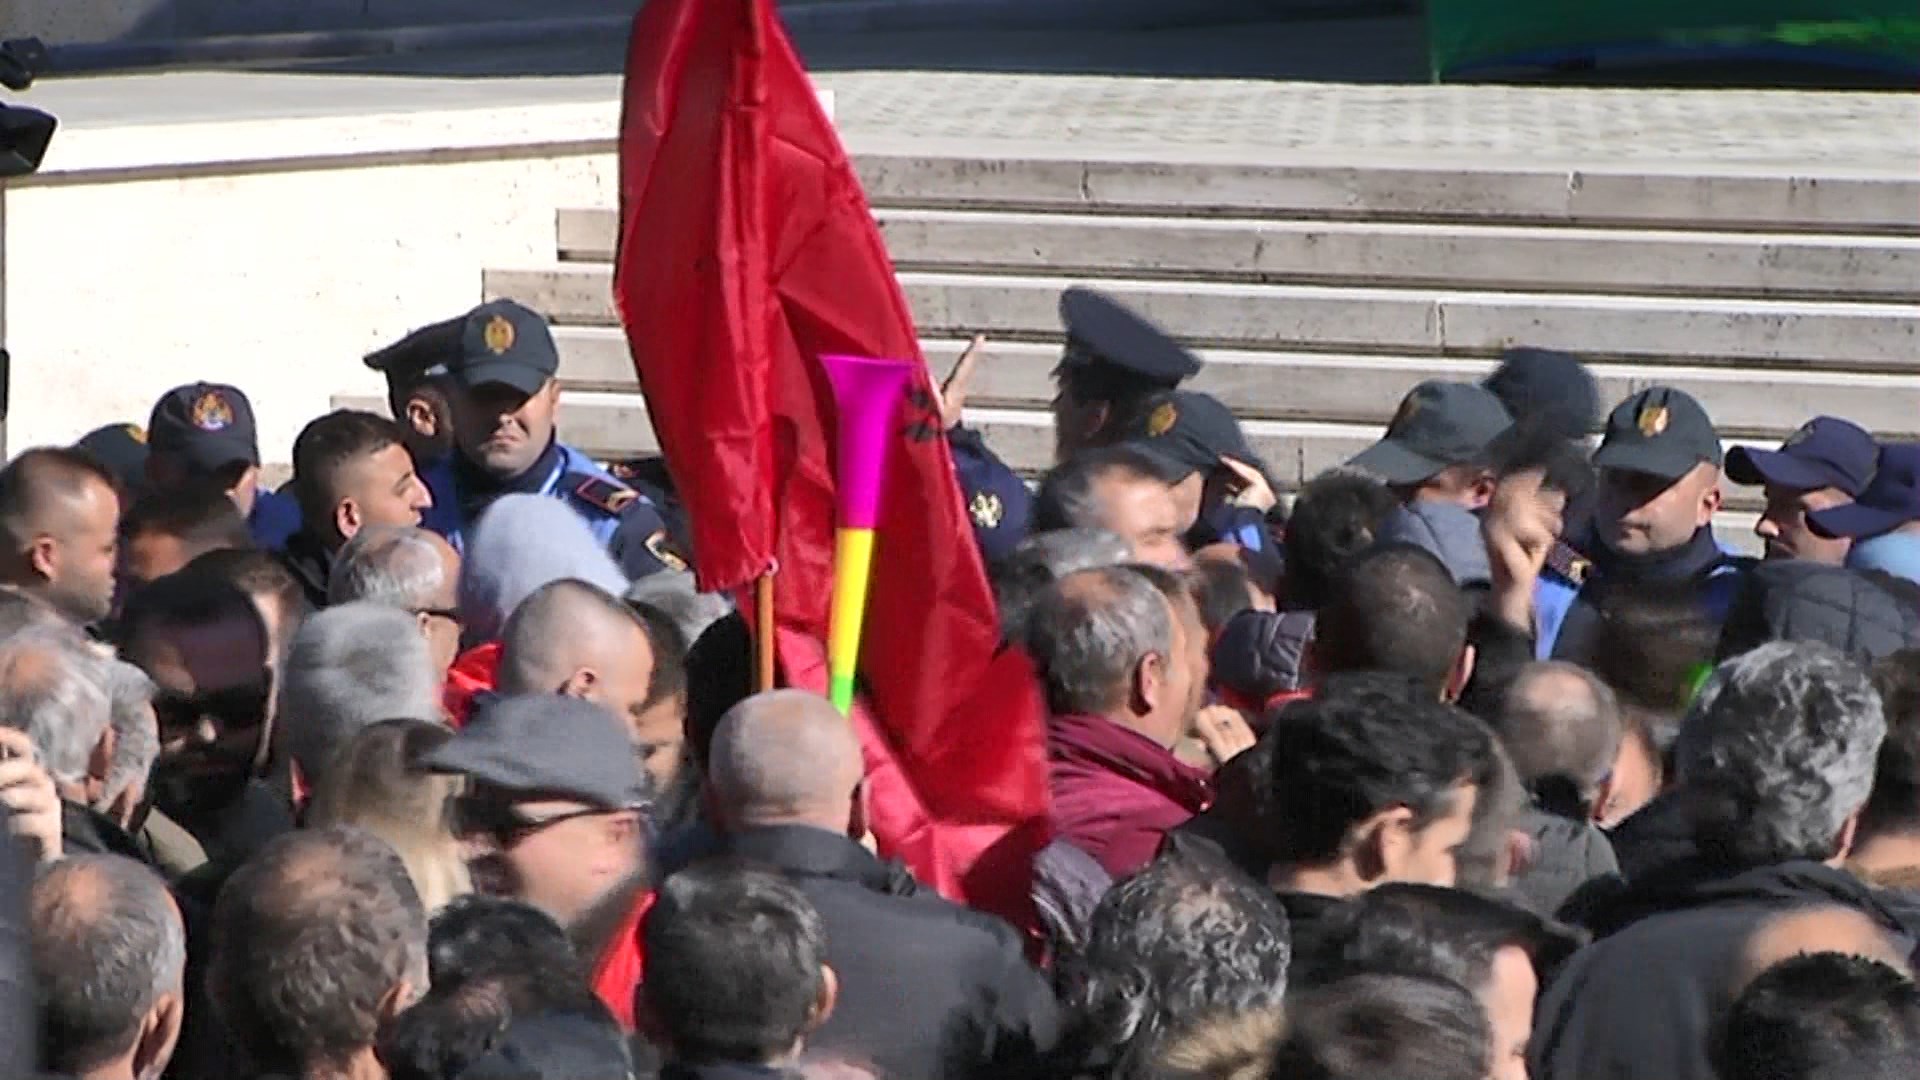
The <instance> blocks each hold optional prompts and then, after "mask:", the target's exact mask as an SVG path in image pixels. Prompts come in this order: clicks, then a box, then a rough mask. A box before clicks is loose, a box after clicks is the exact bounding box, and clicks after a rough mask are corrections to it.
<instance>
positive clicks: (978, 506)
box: [967, 491, 1007, 529]
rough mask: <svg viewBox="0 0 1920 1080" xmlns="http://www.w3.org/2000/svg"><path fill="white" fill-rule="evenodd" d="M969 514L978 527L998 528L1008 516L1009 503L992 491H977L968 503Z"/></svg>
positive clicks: (975, 526)
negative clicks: (1002, 500) (1001, 499)
mask: <svg viewBox="0 0 1920 1080" xmlns="http://www.w3.org/2000/svg"><path fill="white" fill-rule="evenodd" d="M967 516H968V517H970V518H972V519H973V526H974V528H976V529H997V528H999V527H1000V522H1001V521H1003V520H1004V519H1005V518H1006V516H1007V504H1006V503H1003V502H1001V501H1000V496H998V495H995V494H994V493H993V492H991V491H982V492H977V493H976V494H975V495H974V496H973V499H972V500H971V501H969V502H968V503H967Z"/></svg>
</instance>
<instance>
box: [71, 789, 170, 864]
mask: <svg viewBox="0 0 1920 1080" xmlns="http://www.w3.org/2000/svg"><path fill="white" fill-rule="evenodd" d="M60 846H61V848H62V849H64V850H65V852H66V853H67V854H68V855H123V856H125V857H127V858H129V859H132V860H134V861H136V862H142V863H145V864H147V865H148V866H149V867H153V869H154V870H155V871H156V872H158V870H159V867H157V866H155V864H154V861H153V852H152V851H151V850H149V849H148V848H147V847H145V846H144V845H142V844H141V843H140V841H138V840H136V839H134V837H133V836H132V834H130V833H128V832H127V830H125V829H123V828H121V827H120V825H119V823H118V822H116V821H114V820H113V819H112V818H110V817H108V816H106V815H105V814H102V813H100V812H99V811H98V810H95V809H93V808H92V807H90V806H83V805H81V804H80V803H76V802H71V801H68V800H66V799H62V800H61V801H60Z"/></svg>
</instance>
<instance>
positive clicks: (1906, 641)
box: [1719, 559, 1920, 664]
mask: <svg viewBox="0 0 1920 1080" xmlns="http://www.w3.org/2000/svg"><path fill="white" fill-rule="evenodd" d="M1769 641H1820V642H1825V643H1826V644H1828V645H1831V646H1833V647H1834V648H1836V649H1839V650H1840V651H1841V652H1843V653H1846V654H1847V655H1848V656H1851V657H1852V658H1854V659H1855V660H1857V661H1859V662H1860V663H1862V664H1871V663H1873V662H1874V661H1875V660H1878V659H1880V658H1881V657H1883V656H1886V655H1887V654H1889V653H1895V652H1899V651H1900V650H1901V649H1905V648H1908V647H1910V646H1913V645H1920V585H1915V584H1914V583H1913V582H1911V581H1905V580H1902V579H1900V578H1896V577H1893V576H1892V575H1890V574H1883V573H1879V572H1877V571H1863V570H1849V569H1847V568H1846V567H1842V566H1827V565H1825V564H1822V563H1813V562H1807V561H1805V560H1803V559H1774V560H1770V561H1768V562H1763V563H1761V564H1759V565H1758V566H1755V567H1754V568H1753V569H1752V570H1751V571H1749V572H1748V574H1747V576H1746V581H1745V583H1744V584H1743V585H1742V587H1741V589H1740V592H1739V594H1738V595H1737V596H1736V597H1735V598H1734V601H1733V608H1732V609H1731V610H1730V611H1729V612H1728V613H1727V622H1726V625H1725V626H1724V627H1722V628H1721V634H1720V648H1719V655H1720V656H1723V657H1727V656H1737V655H1739V654H1740V653H1743V652H1746V651H1747V650H1748V649H1751V648H1754V647H1756V646H1759V645H1764V644H1766V643H1767V642H1769Z"/></svg>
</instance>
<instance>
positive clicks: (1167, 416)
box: [1147, 401, 1180, 438]
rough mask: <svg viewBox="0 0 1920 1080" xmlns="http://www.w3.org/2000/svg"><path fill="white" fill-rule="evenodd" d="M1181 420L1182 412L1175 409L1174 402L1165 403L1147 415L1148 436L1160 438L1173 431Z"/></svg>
mask: <svg viewBox="0 0 1920 1080" xmlns="http://www.w3.org/2000/svg"><path fill="white" fill-rule="evenodd" d="M1179 420H1180V410H1178V409H1176V408H1174V407H1173V402H1171V401H1169V402H1165V403H1163V404H1162V405H1161V406H1160V407H1159V408H1156V409H1154V410H1153V411H1152V412H1151V413H1148V414H1147V434H1148V435H1150V436H1152V437H1154V438H1159V437H1160V436H1162V435H1165V434H1166V433H1167V432H1169V431H1172V430H1173V425H1174V424H1175V423H1177V422H1179Z"/></svg>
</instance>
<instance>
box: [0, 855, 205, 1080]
mask: <svg viewBox="0 0 1920 1080" xmlns="http://www.w3.org/2000/svg"><path fill="white" fill-rule="evenodd" d="M31 933H32V939H33V961H34V963H33V966H34V971H35V973H36V978H35V980H34V991H35V993H34V996H35V997H36V998H37V999H38V1004H39V1006H40V1031H41V1037H42V1042H43V1045H42V1046H41V1052H42V1054H43V1055H44V1056H45V1058H46V1061H47V1063H48V1064H49V1065H50V1066H52V1067H53V1068H55V1069H58V1070H60V1072H61V1073H62V1074H63V1075H65V1076H70V1077H74V1078H75V1080H155V1078H157V1077H158V1076H159V1075H160V1074H161V1072H162V1071H164V1070H165V1069H166V1067H167V1063H168V1061H170V1060H172V1058H173V1051H174V1047H175V1046H176V1045H177V1044H178V1042H179V1038H180V1025H181V1020H182V1017H183V1015H184V1014H183V1010H184V1006H185V999H186V966H187V932H186V928H185V927H184V926H183V925H182V923H181V918H180V909H179V908H178V907H177V906H175V904H174V902H173V897H172V896H170V895H169V894H168V893H167V887H166V885H165V884H164V883H162V882H161V880H160V878H159V876H158V875H156V874H155V873H154V872H153V871H151V870H149V869H147V868H146V867H145V866H142V865H140V864H139V863H137V862H134V861H133V860H131V859H123V858H120V857H118V856H114V855H82V856H77V857H74V858H69V859H67V860H65V861H63V862H60V863H57V864H55V865H54V866H52V867H50V868H48V869H47V870H46V871H45V872H43V873H42V874H41V875H40V877H39V879H38V880H37V881H35V882H34V885H33V901H32V917H31Z"/></svg>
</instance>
